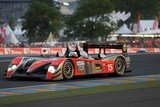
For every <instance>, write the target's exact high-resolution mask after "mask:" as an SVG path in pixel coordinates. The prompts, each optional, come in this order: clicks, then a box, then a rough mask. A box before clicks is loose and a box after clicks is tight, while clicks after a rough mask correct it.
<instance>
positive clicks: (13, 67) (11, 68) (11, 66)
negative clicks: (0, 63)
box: [8, 65, 17, 71]
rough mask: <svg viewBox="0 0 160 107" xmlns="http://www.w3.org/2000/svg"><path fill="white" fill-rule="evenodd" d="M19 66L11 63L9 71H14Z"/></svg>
mask: <svg viewBox="0 0 160 107" xmlns="http://www.w3.org/2000/svg"><path fill="white" fill-rule="evenodd" d="M16 68H17V65H9V67H8V71H14V70H15V69H16Z"/></svg>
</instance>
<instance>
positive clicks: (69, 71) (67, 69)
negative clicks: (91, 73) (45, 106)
mask: <svg viewBox="0 0 160 107" xmlns="http://www.w3.org/2000/svg"><path fill="white" fill-rule="evenodd" d="M62 72H63V77H64V78H65V79H67V80H69V79H71V78H72V77H73V75H74V67H73V63H72V62H71V61H70V60H66V61H65V62H64V65H63V71H62Z"/></svg>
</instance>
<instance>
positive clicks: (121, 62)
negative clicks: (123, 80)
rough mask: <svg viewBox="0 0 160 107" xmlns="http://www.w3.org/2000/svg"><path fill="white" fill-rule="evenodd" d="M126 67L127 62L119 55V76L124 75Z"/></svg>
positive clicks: (117, 64)
mask: <svg viewBox="0 0 160 107" xmlns="http://www.w3.org/2000/svg"><path fill="white" fill-rule="evenodd" d="M125 68H126V64H125V61H124V59H122V58H120V57H118V58H117V59H116V60H115V74H116V75H117V76H122V75H123V74H124V72H125Z"/></svg>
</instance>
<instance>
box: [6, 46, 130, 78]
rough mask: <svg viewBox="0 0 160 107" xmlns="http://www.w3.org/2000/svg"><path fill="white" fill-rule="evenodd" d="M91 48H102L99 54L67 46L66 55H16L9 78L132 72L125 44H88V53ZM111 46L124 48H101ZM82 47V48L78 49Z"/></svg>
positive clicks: (10, 66)
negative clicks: (115, 51) (110, 51)
mask: <svg viewBox="0 0 160 107" xmlns="http://www.w3.org/2000/svg"><path fill="white" fill-rule="evenodd" d="M89 48H98V49H99V50H100V51H99V53H98V54H96V55H95V56H97V57H88V58H86V57H81V56H78V57H75V56H72V55H69V54H70V51H69V49H68V48H67V49H66V53H65V55H64V56H62V55H60V56H59V55H57V57H54V58H44V57H43V58H42V57H16V58H14V59H13V60H12V61H11V62H10V64H9V66H8V69H7V71H6V78H7V79H13V78H39V79H43V80H62V79H66V80H70V79H72V78H73V77H76V76H84V75H94V74H96V75H98V74H114V75H117V76H122V75H123V74H124V73H125V72H131V71H132V69H131V64H130V58H129V57H128V55H127V54H126V47H124V46H122V45H105V44H99V45H97V44H96V45H94V44H84V45H83V50H84V51H85V52H86V53H88V49H89ZM107 48H114V49H122V54H105V53H102V52H101V50H102V49H104V52H105V49H107ZM76 51H78V50H76Z"/></svg>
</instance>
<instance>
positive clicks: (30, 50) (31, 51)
mask: <svg viewBox="0 0 160 107" xmlns="http://www.w3.org/2000/svg"><path fill="white" fill-rule="evenodd" d="M65 50H66V49H65V48H0V55H15V54H20V55H23V54H34V55H36V54H56V53H57V52H59V53H64V52H65ZM139 50H146V51H147V52H150V53H160V48H128V51H127V52H128V53H136V52H137V51H139ZM103 51H104V50H101V52H103ZM105 51H106V53H121V52H122V51H121V50H119V49H106V50H105ZM88 53H90V54H96V53H99V49H89V50H88Z"/></svg>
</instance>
